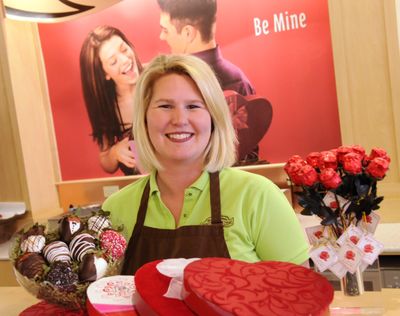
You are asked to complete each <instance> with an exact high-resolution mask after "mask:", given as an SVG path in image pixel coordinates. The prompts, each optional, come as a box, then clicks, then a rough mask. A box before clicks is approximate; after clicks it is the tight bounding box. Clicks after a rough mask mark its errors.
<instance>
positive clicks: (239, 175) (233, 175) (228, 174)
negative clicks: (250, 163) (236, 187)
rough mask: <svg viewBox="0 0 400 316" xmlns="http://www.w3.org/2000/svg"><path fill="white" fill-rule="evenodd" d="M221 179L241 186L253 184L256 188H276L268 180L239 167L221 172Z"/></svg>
mask: <svg viewBox="0 0 400 316" xmlns="http://www.w3.org/2000/svg"><path fill="white" fill-rule="evenodd" d="M220 178H221V180H223V181H227V182H231V181H232V182H231V183H239V184H252V185H255V186H259V185H261V186H275V184H274V183H273V182H272V181H271V180H269V179H268V178H266V177H264V176H262V175H259V174H256V173H253V172H249V171H245V170H241V169H240V168H237V167H232V168H225V169H223V170H222V171H221V172H220Z"/></svg>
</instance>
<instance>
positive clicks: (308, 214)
mask: <svg viewBox="0 0 400 316" xmlns="http://www.w3.org/2000/svg"><path fill="white" fill-rule="evenodd" d="M300 214H301V215H305V216H310V215H313V214H314V213H313V212H311V210H310V209H308V208H305V209H303V210H302V211H301V212H300Z"/></svg>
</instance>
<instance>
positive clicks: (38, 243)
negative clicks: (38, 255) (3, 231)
mask: <svg viewBox="0 0 400 316" xmlns="http://www.w3.org/2000/svg"><path fill="white" fill-rule="evenodd" d="M45 244H46V238H45V237H44V236H42V235H31V236H29V237H27V238H26V239H25V240H23V241H22V242H21V250H22V251H23V252H41V251H42V249H43V248H44V245H45Z"/></svg>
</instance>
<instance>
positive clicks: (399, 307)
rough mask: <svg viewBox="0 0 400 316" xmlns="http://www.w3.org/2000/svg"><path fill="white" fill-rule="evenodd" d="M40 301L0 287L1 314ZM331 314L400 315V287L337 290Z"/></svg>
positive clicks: (13, 313) (10, 313)
mask: <svg viewBox="0 0 400 316" xmlns="http://www.w3.org/2000/svg"><path fill="white" fill-rule="evenodd" d="M37 302H39V300H38V299H36V298H34V297H33V296H32V295H31V294H29V293H28V292H27V291H26V290H25V289H23V288H22V287H0V315H7V316H17V315H19V313H20V312H22V311H23V310H25V309H26V308H28V307H29V306H31V305H33V304H36V303H37ZM331 315H332V316H334V315H376V316H378V315H382V316H397V315H400V289H383V290H382V291H380V292H365V293H364V294H362V295H361V296H358V297H357V296H356V297H349V296H344V295H343V294H342V292H335V298H334V300H333V303H332V305H331Z"/></svg>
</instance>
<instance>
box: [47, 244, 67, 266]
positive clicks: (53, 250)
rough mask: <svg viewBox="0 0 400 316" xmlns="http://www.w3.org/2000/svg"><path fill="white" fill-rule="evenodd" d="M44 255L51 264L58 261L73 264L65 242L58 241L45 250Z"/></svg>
mask: <svg viewBox="0 0 400 316" xmlns="http://www.w3.org/2000/svg"><path fill="white" fill-rule="evenodd" d="M43 254H44V256H45V257H46V259H47V261H48V262H50V263H53V262H56V261H63V262H71V255H70V253H69V249H68V246H67V244H66V243H65V242H63V241H60V240H56V241H53V242H51V243H50V244H48V245H47V246H46V247H44V248H43Z"/></svg>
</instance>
